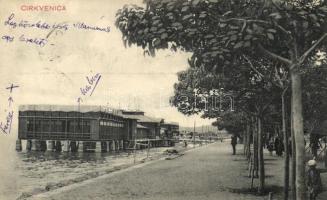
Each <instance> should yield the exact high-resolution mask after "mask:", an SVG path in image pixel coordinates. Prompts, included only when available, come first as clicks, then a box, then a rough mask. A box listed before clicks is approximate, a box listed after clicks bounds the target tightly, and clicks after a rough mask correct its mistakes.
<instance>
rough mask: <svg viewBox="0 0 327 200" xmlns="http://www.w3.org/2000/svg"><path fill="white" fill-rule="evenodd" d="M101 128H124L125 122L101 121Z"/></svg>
mask: <svg viewBox="0 0 327 200" xmlns="http://www.w3.org/2000/svg"><path fill="white" fill-rule="evenodd" d="M100 126H111V127H119V128H123V127H124V123H123V122H112V121H100Z"/></svg>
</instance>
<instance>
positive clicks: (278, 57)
mask: <svg viewBox="0 0 327 200" xmlns="http://www.w3.org/2000/svg"><path fill="white" fill-rule="evenodd" d="M259 49H261V50H262V51H263V52H265V53H266V54H267V55H268V56H270V57H272V58H274V59H277V60H279V61H281V62H283V63H285V64H287V65H291V64H292V61H291V60H289V59H287V58H284V57H282V56H279V55H277V54H275V53H273V52H271V51H269V50H267V49H265V48H264V47H263V46H262V45H261V44H259Z"/></svg>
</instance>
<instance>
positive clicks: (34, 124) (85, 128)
mask: <svg viewBox="0 0 327 200" xmlns="http://www.w3.org/2000/svg"><path fill="white" fill-rule="evenodd" d="M27 131H28V132H72V133H90V132H91V125H90V121H81V120H78V121H74V120H67V121H66V120H51V121H50V120H47V119H40V120H33V119H28V120H27Z"/></svg>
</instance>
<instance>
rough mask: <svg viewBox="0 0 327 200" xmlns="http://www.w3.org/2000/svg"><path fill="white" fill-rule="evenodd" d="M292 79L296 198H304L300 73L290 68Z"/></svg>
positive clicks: (301, 199)
mask: <svg viewBox="0 0 327 200" xmlns="http://www.w3.org/2000/svg"><path fill="white" fill-rule="evenodd" d="M291 80H292V117H293V120H292V123H293V129H294V139H295V143H296V146H295V154H296V155H295V156H296V179H295V180H296V199H297V200H305V199H306V187H305V181H304V177H305V163H304V162H305V154H304V152H305V149H304V134H303V116H302V85H301V75H300V74H299V72H297V71H295V70H291Z"/></svg>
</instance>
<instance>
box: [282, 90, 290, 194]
mask: <svg viewBox="0 0 327 200" xmlns="http://www.w3.org/2000/svg"><path fill="white" fill-rule="evenodd" d="M286 90H287V89H285V90H284V91H283V93H282V126H283V135H284V149H285V159H284V200H288V188H289V167H290V166H289V163H290V157H289V148H288V139H289V138H288V132H287V131H286V111H285V92H286Z"/></svg>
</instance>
